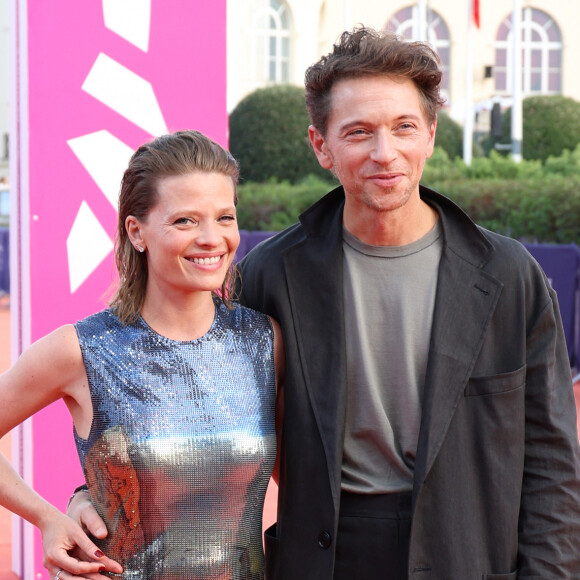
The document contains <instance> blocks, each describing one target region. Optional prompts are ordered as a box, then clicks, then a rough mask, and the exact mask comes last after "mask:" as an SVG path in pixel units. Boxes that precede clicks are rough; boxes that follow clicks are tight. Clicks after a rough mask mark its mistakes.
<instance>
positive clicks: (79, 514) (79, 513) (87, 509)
mask: <svg viewBox="0 0 580 580" xmlns="http://www.w3.org/2000/svg"><path fill="white" fill-rule="evenodd" d="M66 513H67V515H68V516H69V517H71V518H72V519H73V520H74V521H75V522H77V524H79V525H80V526H81V527H82V528H83V530H85V532H87V533H88V534H91V535H92V536H94V537H95V538H105V537H106V536H107V533H108V532H107V527H106V526H105V522H104V521H103V520H102V519H101V516H99V514H98V513H97V510H96V509H95V507H94V506H93V504H92V503H91V499H90V497H89V494H88V490H87V488H86V486H81V487H78V488H77V489H76V490H75V492H74V494H73V495H72V497H71V498H70V502H69V504H68V508H67V512H66Z"/></svg>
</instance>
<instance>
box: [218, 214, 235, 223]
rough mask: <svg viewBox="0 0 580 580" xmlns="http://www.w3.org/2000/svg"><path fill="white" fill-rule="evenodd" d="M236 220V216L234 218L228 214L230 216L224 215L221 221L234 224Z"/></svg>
mask: <svg viewBox="0 0 580 580" xmlns="http://www.w3.org/2000/svg"><path fill="white" fill-rule="evenodd" d="M235 220H236V216H233V215H230V214H228V215H223V216H222V217H221V218H220V221H222V222H233V221H235Z"/></svg>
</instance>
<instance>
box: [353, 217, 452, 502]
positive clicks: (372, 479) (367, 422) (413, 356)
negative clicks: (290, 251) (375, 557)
mask: <svg viewBox="0 0 580 580" xmlns="http://www.w3.org/2000/svg"><path fill="white" fill-rule="evenodd" d="M442 247H443V243H442V239H441V226H440V224H439V221H438V222H437V224H436V225H435V226H434V228H433V229H432V230H431V231H430V232H428V233H427V234H426V235H425V236H424V237H423V238H421V239H419V240H417V241H416V242H413V243H411V244H408V245H405V246H369V245H367V244H364V243H363V242H361V241H360V240H358V239H357V238H355V237H354V236H353V235H352V234H350V233H349V232H348V231H346V230H345V229H343V248H344V300H345V305H344V306H345V308H344V311H345V325H346V344H347V388H348V396H347V411H346V434H345V442H344V455H343V462H342V489H343V490H345V491H349V492H353V493H368V494H375V493H393V492H400V491H408V490H410V489H411V488H412V485H413V470H414V465H415V456H416V451H417V441H418V437H419V426H420V422H421V402H422V396H423V386H424V381H425V372H426V367H427V357H428V355H429V340H430V335H431V323H432V318H433V305H434V302H435V292H436V285H437V273H438V268H439V260H440V257H441V251H442Z"/></svg>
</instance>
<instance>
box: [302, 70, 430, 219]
mask: <svg viewBox="0 0 580 580" xmlns="http://www.w3.org/2000/svg"><path fill="white" fill-rule="evenodd" d="M331 98H332V101H331V102H332V107H331V113H330V116H329V119H328V126H327V131H326V136H325V137H323V136H322V135H321V134H320V133H319V132H318V131H317V130H316V129H315V128H314V127H313V126H311V127H310V128H309V134H310V140H311V143H312V146H313V148H314V151H315V153H316V156H317V157H318V161H319V163H320V165H322V167H324V168H325V169H330V170H331V171H332V172H333V173H334V174H335V175H336V177H337V178H338V179H339V180H340V182H341V184H342V185H343V187H344V190H345V194H346V203H347V205H346V208H345V211H347V210H349V211H360V210H362V211H368V210H371V211H374V212H385V211H392V210H396V209H399V208H403V207H404V206H405V205H406V204H407V202H408V201H409V199H411V198H413V197H414V196H416V198H417V199H418V198H419V180H420V179H421V175H422V173H423V167H424V165H425V161H426V160H427V158H429V157H430V156H431V154H432V153H433V144H434V140H435V128H436V122H435V123H432V124H430V123H429V122H428V121H427V119H426V117H425V114H424V112H423V109H422V107H421V101H420V96H419V91H418V90H417V88H416V87H415V85H414V83H413V81H411V80H409V79H406V78H401V77H388V76H374V77H363V78H354V79H345V80H341V81H339V82H337V83H336V84H335V85H334V86H333V88H332V93H331Z"/></svg>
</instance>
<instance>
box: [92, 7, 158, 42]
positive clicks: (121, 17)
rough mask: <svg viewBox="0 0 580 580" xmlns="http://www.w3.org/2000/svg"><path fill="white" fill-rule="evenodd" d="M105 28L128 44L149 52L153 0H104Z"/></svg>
mask: <svg viewBox="0 0 580 580" xmlns="http://www.w3.org/2000/svg"><path fill="white" fill-rule="evenodd" d="M103 15H104V17H105V26H106V27H107V28H108V29H109V30H112V31H113V32H114V33H116V34H118V35H119V36H121V37H122V38H124V39H125V40H126V41H127V42H130V43H131V44H133V45H135V46H136V47H137V48H140V49H141V50H142V51H144V52H147V51H148V50H149V31H150V28H151V0H103Z"/></svg>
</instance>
